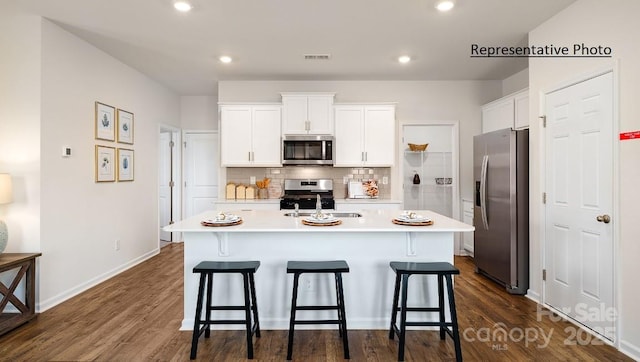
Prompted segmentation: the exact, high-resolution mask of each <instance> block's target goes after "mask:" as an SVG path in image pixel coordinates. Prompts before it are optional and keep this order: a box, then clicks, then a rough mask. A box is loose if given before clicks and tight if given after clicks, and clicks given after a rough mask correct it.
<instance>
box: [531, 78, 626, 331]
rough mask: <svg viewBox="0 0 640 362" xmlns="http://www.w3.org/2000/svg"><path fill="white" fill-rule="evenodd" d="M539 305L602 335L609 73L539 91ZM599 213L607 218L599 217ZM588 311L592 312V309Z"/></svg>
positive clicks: (608, 297)
mask: <svg viewBox="0 0 640 362" xmlns="http://www.w3.org/2000/svg"><path fill="white" fill-rule="evenodd" d="M545 104H546V117H547V126H546V136H545V139H546V145H545V147H546V149H545V153H546V159H545V166H546V167H545V168H546V173H547V174H546V185H545V189H546V192H547V201H546V205H545V213H546V221H545V269H546V271H547V272H546V281H545V284H544V288H545V289H544V291H545V294H544V298H545V303H547V304H548V305H550V306H552V307H554V308H556V309H558V310H559V311H561V312H564V313H565V314H567V315H568V316H570V317H572V318H574V319H575V320H576V321H578V322H580V323H582V324H583V325H585V326H587V327H589V328H591V329H593V330H594V331H596V332H597V333H600V334H601V335H603V336H604V337H606V338H608V339H611V340H612V339H613V337H614V330H613V328H614V320H613V318H610V316H609V315H607V313H601V311H612V310H613V307H614V304H613V222H615V219H614V218H612V220H611V222H605V221H606V220H603V219H606V218H608V217H610V216H611V212H612V209H613V201H612V199H613V185H612V179H613V166H612V163H613V143H612V142H613V134H612V133H613V76H612V74H611V73H607V74H604V75H601V76H598V77H596V78H592V79H589V80H586V81H583V82H581V83H578V84H575V85H573V86H570V87H567V88H563V89H561V90H558V91H555V92H552V93H549V94H547V95H546V103H545ZM605 215H606V216H605ZM589 311H599V312H597V313H595V314H593V313H589Z"/></svg>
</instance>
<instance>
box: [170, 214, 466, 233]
mask: <svg viewBox="0 0 640 362" xmlns="http://www.w3.org/2000/svg"><path fill="white" fill-rule="evenodd" d="M292 212H293V210H277V211H270V210H251V211H233V214H234V215H238V216H240V217H242V220H243V222H242V224H240V225H235V226H217V227H207V226H202V225H201V224H200V222H201V221H202V220H207V219H215V217H216V215H217V214H218V212H217V211H209V212H205V213H202V214H200V215H196V216H194V217H191V218H189V219H185V220H183V221H180V222H177V223H175V224H173V225H169V226H166V227H164V230H165V231H170V232H174V231H177V232H228V233H236V232H242V233H247V232H301V231H314V232H323V233H325V232H327V233H331V232H347V233H348V232H419V233H424V232H427V233H433V232H470V231H473V230H474V227H473V226H472V225H468V224H464V223H462V222H460V221H457V220H454V219H451V218H448V217H446V216H442V215H440V214H437V213H435V212H432V211H429V210H418V211H415V212H416V213H417V214H419V215H422V216H425V217H428V218H430V219H432V220H433V225H430V226H405V225H396V224H394V223H392V222H391V220H392V219H393V218H394V217H396V216H399V215H400V213H401V211H399V210H361V211H358V213H359V214H361V215H362V216H361V217H340V218H339V219H340V220H341V221H342V224H340V225H335V226H309V225H304V224H303V223H302V219H303V218H304V217H302V216H300V217H291V216H284V214H285V213H292ZM300 212H301V213H303V212H314V210H301V211H300ZM338 213H339V212H333V214H338Z"/></svg>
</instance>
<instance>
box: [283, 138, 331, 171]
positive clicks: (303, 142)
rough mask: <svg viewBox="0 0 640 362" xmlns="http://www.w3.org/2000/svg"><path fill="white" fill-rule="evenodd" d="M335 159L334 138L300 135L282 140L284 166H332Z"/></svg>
mask: <svg viewBox="0 0 640 362" xmlns="http://www.w3.org/2000/svg"><path fill="white" fill-rule="evenodd" d="M334 158H335V150H334V148H333V136H329V135H299V136H285V137H284V138H283V139H282V164H283V165H317V166H332V165H333V160H334Z"/></svg>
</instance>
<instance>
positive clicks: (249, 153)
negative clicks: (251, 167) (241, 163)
mask: <svg viewBox="0 0 640 362" xmlns="http://www.w3.org/2000/svg"><path fill="white" fill-rule="evenodd" d="M247 154H248V157H249V162H251V151H249V152H247Z"/></svg>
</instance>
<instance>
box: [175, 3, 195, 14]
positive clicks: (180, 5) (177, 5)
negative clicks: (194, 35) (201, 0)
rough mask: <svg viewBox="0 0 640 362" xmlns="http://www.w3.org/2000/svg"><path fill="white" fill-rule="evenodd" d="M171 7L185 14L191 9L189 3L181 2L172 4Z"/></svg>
mask: <svg viewBox="0 0 640 362" xmlns="http://www.w3.org/2000/svg"><path fill="white" fill-rule="evenodd" d="M173 7H174V8H176V10H178V11H182V12H183V13H186V12H187V11H190V10H191V9H192V8H193V6H191V3H189V2H188V1H183V0H181V1H176V2H174V3H173Z"/></svg>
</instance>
